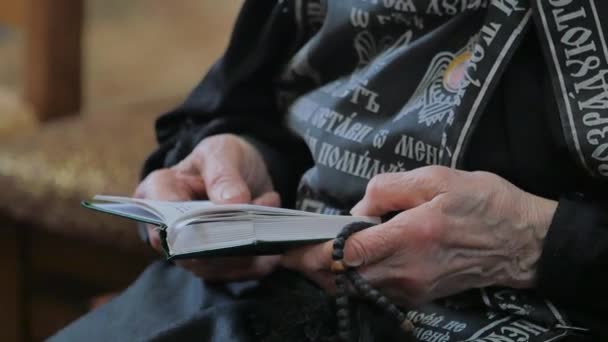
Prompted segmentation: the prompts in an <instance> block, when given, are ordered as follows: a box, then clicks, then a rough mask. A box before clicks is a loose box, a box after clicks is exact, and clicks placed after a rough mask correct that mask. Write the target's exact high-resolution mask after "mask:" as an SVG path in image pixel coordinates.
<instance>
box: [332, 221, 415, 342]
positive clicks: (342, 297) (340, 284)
mask: <svg viewBox="0 0 608 342" xmlns="http://www.w3.org/2000/svg"><path fill="white" fill-rule="evenodd" d="M373 225H374V224H372V223H369V222H353V223H350V224H348V225H346V226H345V227H344V228H342V231H340V234H338V236H337V237H336V239H335V240H334V244H333V254H332V259H333V263H332V266H331V270H332V272H333V273H334V274H335V281H336V307H337V309H336V315H337V318H338V336H339V338H340V339H341V340H342V341H350V340H351V324H350V310H349V300H348V294H347V289H346V286H347V281H350V283H351V284H352V285H353V288H354V289H355V291H357V292H358V293H359V295H361V296H362V297H363V298H366V299H368V300H370V301H371V302H372V303H374V304H375V305H377V306H378V307H380V308H381V309H382V310H384V311H385V312H387V313H388V314H389V315H390V316H391V317H393V318H394V319H395V320H397V322H399V326H400V327H401V329H403V330H404V331H405V332H407V333H411V332H412V331H413V330H414V325H413V324H412V322H411V321H410V320H408V319H407V318H406V316H405V314H404V313H403V312H402V311H401V310H400V309H399V308H398V307H397V306H396V305H395V304H393V303H391V301H390V300H389V299H388V298H387V297H386V296H384V295H382V294H381V293H380V292H379V291H378V290H376V289H374V288H373V287H371V286H370V284H369V283H368V282H367V281H366V280H365V279H364V278H363V277H362V276H361V275H360V274H359V273H358V272H357V271H356V270H355V269H354V268H352V267H347V266H346V265H345V264H344V260H343V259H344V245H345V243H346V240H348V238H349V237H350V236H351V235H352V234H354V233H356V232H359V231H361V230H363V229H366V228H369V227H371V226H373Z"/></svg>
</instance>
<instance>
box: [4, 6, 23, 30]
mask: <svg viewBox="0 0 608 342" xmlns="http://www.w3.org/2000/svg"><path fill="white" fill-rule="evenodd" d="M22 22H23V1H22V0H8V1H7V0H3V1H0V23H3V24H8V25H10V26H17V27H18V26H21V24H22Z"/></svg>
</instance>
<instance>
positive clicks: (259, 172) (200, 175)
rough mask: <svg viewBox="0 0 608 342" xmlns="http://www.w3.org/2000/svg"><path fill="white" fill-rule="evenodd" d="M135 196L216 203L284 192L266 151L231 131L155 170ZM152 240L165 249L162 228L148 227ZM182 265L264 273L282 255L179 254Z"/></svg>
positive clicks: (242, 276) (202, 270)
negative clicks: (277, 186)
mask: <svg viewBox="0 0 608 342" xmlns="http://www.w3.org/2000/svg"><path fill="white" fill-rule="evenodd" d="M135 197H139V198H148V199H155V200H165V201H190V200H197V199H209V200H211V201H212V202H214V203H224V204H225V203H253V204H258V205H266V206H274V207H278V206H280V204H281V203H280V202H281V200H280V197H279V194H278V193H276V192H275V191H274V188H273V185H272V180H271V179H270V175H269V174H268V170H267V169H266V164H265V163H264V160H263V158H262V156H261V155H260V154H259V153H258V151H257V150H256V149H255V147H254V146H253V145H251V144H249V143H248V142H247V141H246V140H244V139H242V138H240V137H238V136H236V135H232V134H219V135H214V136H210V137H208V138H205V139H203V140H202V141H201V142H200V143H199V144H198V145H197V146H196V148H195V149H194V150H193V151H192V153H191V154H190V155H188V157H186V158H185V159H184V160H182V161H181V162H180V163H179V164H177V165H175V166H173V167H171V168H166V169H160V170H156V171H154V172H152V173H150V174H149V175H148V177H146V179H144V180H143V181H142V182H141V183H140V185H139V186H138V188H137V190H136V191H135ZM148 236H149V239H150V244H151V245H152V247H154V248H155V249H157V250H159V251H160V250H161V242H160V237H159V235H158V232H157V231H156V230H155V229H154V228H153V227H148ZM176 263H177V264H178V265H180V266H182V267H184V268H186V269H187V270H189V271H190V272H192V273H193V274H195V275H197V276H199V277H201V278H203V279H205V280H208V281H233V280H246V279H256V278H260V277H263V276H265V275H267V274H269V273H270V272H272V270H274V269H275V267H276V266H278V264H279V256H257V257H226V258H206V259H191V260H180V261H177V262H176Z"/></svg>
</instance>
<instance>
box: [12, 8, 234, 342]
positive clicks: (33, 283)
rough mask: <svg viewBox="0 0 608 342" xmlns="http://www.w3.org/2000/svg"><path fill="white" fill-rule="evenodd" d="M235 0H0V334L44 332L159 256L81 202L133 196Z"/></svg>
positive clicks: (224, 35)
mask: <svg viewBox="0 0 608 342" xmlns="http://www.w3.org/2000/svg"><path fill="white" fill-rule="evenodd" d="M240 5H241V1H240V0H226V1H215V0H180V1H166V0H129V1H122V0H0V231H1V233H2V234H1V235H0V341H38V340H43V339H44V338H45V337H48V336H49V335H50V334H52V333H54V332H55V331H57V330H58V329H60V328H61V327H63V326H65V325H66V324H68V323H69V322H71V321H72V320H74V319H76V318H77V317H79V316H80V315H82V314H84V313H86V312H87V311H88V310H90V309H92V308H94V307H95V306H97V305H100V304H102V303H103V302H104V301H106V300H108V299H110V298H111V297H112V296H113V295H114V294H115V293H117V292H120V291H121V290H122V289H124V288H125V287H126V286H127V285H128V284H129V283H130V282H132V281H133V279H134V278H135V277H136V276H137V274H138V273H139V272H141V270H142V269H143V268H144V267H145V265H146V264H148V263H149V262H150V261H151V260H153V259H154V258H158V256H157V255H155V254H154V253H152V252H151V251H150V250H149V249H148V248H147V247H146V246H145V245H144V244H143V243H142V242H141V241H140V240H139V237H138V236H137V233H136V230H135V227H134V225H132V224H131V223H129V222H126V221H122V220H119V219H114V218H109V217H104V216H103V215H99V214H95V213H92V212H88V211H86V210H84V209H81V208H80V207H79V202H80V201H81V200H83V199H88V198H90V197H91V196H92V195H94V194H97V193H104V194H117V195H130V194H131V193H132V191H133V189H134V187H135V186H136V184H137V180H138V173H139V169H140V166H141V163H142V162H143V160H144V158H145V157H146V155H147V154H148V153H149V152H150V151H152V150H153V149H154V146H155V142H154V136H153V124H154V120H155V118H156V117H157V116H158V115H160V114H162V113H163V112H165V111H167V110H169V109H171V108H172V107H174V106H175V105H177V104H179V103H180V102H181V101H182V100H183V98H184V96H186V95H187V93H188V92H189V91H190V89H191V88H192V87H193V86H194V85H195V84H196V83H197V81H198V80H199V79H200V78H201V77H202V76H203V75H204V73H205V71H206V70H207V69H208V68H209V67H210V65H211V64H212V63H213V62H214V61H215V60H216V59H217V58H218V57H219V56H220V55H221V53H222V51H223V50H224V48H225V46H226V43H227V40H228V38H229V33H230V30H231V27H232V25H233V23H234V20H235V17H236V14H237V12H238V9H239V7H240Z"/></svg>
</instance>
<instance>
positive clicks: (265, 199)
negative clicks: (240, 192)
mask: <svg viewBox="0 0 608 342" xmlns="http://www.w3.org/2000/svg"><path fill="white" fill-rule="evenodd" d="M253 204H256V205H265V206H268V207H280V206H281V196H280V195H279V193H278V192H276V191H270V192H266V193H264V194H262V195H261V196H259V197H257V198H256V199H254V200H253Z"/></svg>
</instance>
